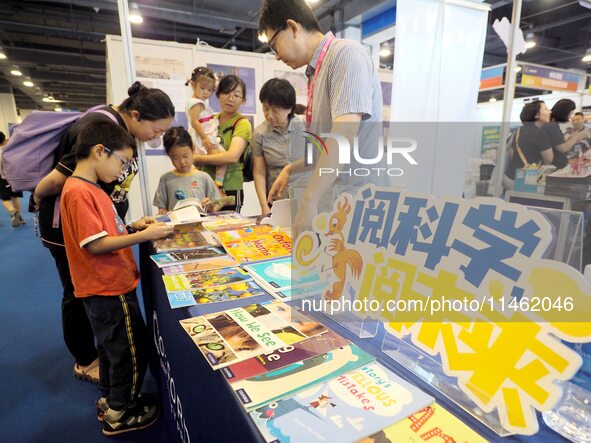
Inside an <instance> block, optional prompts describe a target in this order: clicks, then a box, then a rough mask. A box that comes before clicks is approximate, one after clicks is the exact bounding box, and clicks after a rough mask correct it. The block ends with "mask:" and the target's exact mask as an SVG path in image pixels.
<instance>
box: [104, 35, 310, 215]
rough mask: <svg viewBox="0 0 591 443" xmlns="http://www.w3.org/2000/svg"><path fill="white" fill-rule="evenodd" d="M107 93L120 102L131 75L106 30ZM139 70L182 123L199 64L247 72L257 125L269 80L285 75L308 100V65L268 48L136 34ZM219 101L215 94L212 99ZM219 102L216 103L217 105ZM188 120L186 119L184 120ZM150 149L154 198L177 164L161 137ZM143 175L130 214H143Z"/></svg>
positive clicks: (250, 110)
mask: <svg viewBox="0 0 591 443" xmlns="http://www.w3.org/2000/svg"><path fill="white" fill-rule="evenodd" d="M106 44H107V99H108V101H109V103H113V104H118V103H120V102H121V101H123V100H124V99H125V98H126V97H127V88H128V87H129V84H128V83H129V82H128V81H127V80H126V74H125V66H124V63H123V57H124V53H123V44H122V41H121V37H119V36H107V39H106ZM133 52H134V55H135V64H136V75H137V78H138V80H140V81H141V82H142V83H143V84H145V85H146V86H148V87H155V88H160V89H162V90H163V91H164V92H166V93H167V94H168V95H169V96H170V98H171V100H172V101H173V103H174V105H175V110H176V112H177V120H178V121H177V123H176V124H179V123H181V122H183V119H184V118H185V116H184V111H185V100H186V99H188V98H189V97H190V96H191V94H192V90H191V88H190V87H189V86H185V81H186V80H187V78H188V77H189V76H190V74H191V72H192V70H193V69H194V68H195V67H196V66H209V67H211V68H213V69H214V71H217V70H218V69H219V70H222V71H223V72H225V73H229V72H233V73H236V74H237V75H239V76H240V77H242V78H243V80H245V82H246V87H247V103H246V104H245V105H243V106H242V108H241V112H242V113H243V114H244V115H246V116H247V117H249V118H250V119H251V121H252V122H253V124H254V126H255V127H256V125H258V124H260V123H261V122H262V121H263V120H264V116H263V112H262V105H261V104H260V103H259V99H258V94H259V91H260V89H261V87H262V85H263V84H264V82H265V81H267V80H269V79H271V78H273V77H284V78H286V79H288V80H289V81H290V82H291V83H292V84H293V85H294V87H295V88H296V94H297V95H298V103H301V104H305V97H306V80H305V76H304V70H303V69H299V70H298V71H294V70H292V69H291V68H290V67H289V66H287V65H285V64H284V63H282V62H279V61H277V60H275V58H274V57H272V56H270V55H267V54H258V53H253V52H243V51H232V50H226V49H217V48H212V47H210V46H202V45H188V44H180V43H175V42H160V41H153V40H144V39H134V40H133ZM210 101H211V102H212V105H215V99H212V100H210ZM214 107H215V106H214ZM184 122H186V119H185V120H184ZM144 149H145V150H146V154H147V165H146V168H147V175H148V186H149V189H148V190H147V192H148V194H149V195H150V199H151V198H152V196H153V195H154V192H155V191H156V187H157V186H158V180H159V178H160V176H161V175H162V174H163V173H164V172H166V171H169V170H171V169H172V164H171V162H170V160H169V159H168V157H166V156H165V155H164V152H163V150H162V149H160V146H159V144H158V143H156V144H153V143H149V144H146V145H145V146H144ZM139 186H140V183H139V180H134V181H133V183H132V186H131V192H130V217H131V218H132V219H135V218H138V217H140V216H142V215H143V210H142V204H141V194H140V189H139Z"/></svg>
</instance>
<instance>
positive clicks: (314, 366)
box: [231, 344, 375, 411]
mask: <svg viewBox="0 0 591 443" xmlns="http://www.w3.org/2000/svg"><path fill="white" fill-rule="evenodd" d="M374 360H375V357H374V356H372V355H370V354H368V353H367V352H365V351H363V350H362V349H360V348H359V347H358V346H357V345H354V344H348V345H345V346H342V347H340V348H336V349H333V350H332V351H329V352H326V353H324V354H320V355H317V356H316V357H312V358H308V359H306V360H303V361H299V362H297V363H292V364H291V365H289V366H286V367H284V368H281V369H277V370H275V371H272V372H267V373H266V374H261V375H257V376H255V377H251V378H247V379H244V380H239V381H237V382H236V383H232V385H231V386H232V389H233V390H234V392H235V393H236V395H237V396H238V398H239V399H240V401H241V403H242V406H244V408H245V409H246V410H247V411H252V410H253V409H256V408H259V407H261V406H264V405H266V404H268V403H270V402H274V401H277V400H280V399H282V398H285V397H289V396H290V395H292V394H294V393H295V392H296V391H299V390H301V389H307V388H310V387H311V386H314V385H317V384H319V383H323V382H325V381H328V380H330V379H332V378H334V377H337V376H339V375H341V374H344V373H346V372H349V371H351V370H353V369H356V368H359V367H360V366H365V365H367V364H368V363H371V362H372V361H374Z"/></svg>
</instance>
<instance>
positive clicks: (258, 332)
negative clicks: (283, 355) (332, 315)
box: [180, 301, 328, 369]
mask: <svg viewBox="0 0 591 443" xmlns="http://www.w3.org/2000/svg"><path fill="white" fill-rule="evenodd" d="M180 324H181V326H182V327H183V329H184V330H185V332H186V333H187V334H189V336H190V337H191V339H192V340H193V342H194V343H195V345H196V346H197V347H198V348H199V350H200V351H201V353H202V354H203V356H204V357H205V358H206V359H207V361H208V362H209V364H210V365H211V367H212V368H213V369H220V368H223V367H225V366H228V365H231V364H233V363H237V362H239V361H243V360H246V359H249V358H252V357H255V356H257V355H260V354H264V353H265V352H271V351H273V350H275V349H279V348H283V347H285V346H289V345H291V344H294V343H297V342H300V341H302V340H305V339H307V338H310V337H314V336H315V335H319V334H324V333H325V332H326V331H327V330H328V329H327V328H326V326H324V325H323V324H321V323H318V322H316V321H314V320H312V319H310V318H309V317H307V316H305V315H304V314H302V313H301V312H299V311H297V310H295V309H292V308H291V307H290V306H288V305H286V304H285V303H281V302H279V301H271V302H267V303H256V304H252V305H248V306H244V307H241V308H234V309H228V310H227V311H221V312H214V313H212V314H207V315H203V316H200V317H193V318H188V319H185V320H180Z"/></svg>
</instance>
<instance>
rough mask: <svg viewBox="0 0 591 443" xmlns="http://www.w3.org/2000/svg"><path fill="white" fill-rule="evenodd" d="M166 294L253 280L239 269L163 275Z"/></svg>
mask: <svg viewBox="0 0 591 443" xmlns="http://www.w3.org/2000/svg"><path fill="white" fill-rule="evenodd" d="M162 280H163V281H164V287H165V288H166V292H170V291H191V290H195V289H200V288H205V287H206V288H208V289H209V288H213V287H215V286H221V285H229V284H231V283H238V282H241V281H246V280H252V278H251V277H250V275H249V274H248V272H246V271H245V270H243V269H240V268H238V267H235V268H221V269H211V270H209V271H198V272H188V273H185V274H174V275H163V276H162Z"/></svg>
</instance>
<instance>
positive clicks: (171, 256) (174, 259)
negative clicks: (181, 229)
mask: <svg viewBox="0 0 591 443" xmlns="http://www.w3.org/2000/svg"><path fill="white" fill-rule="evenodd" d="M222 256H226V257H227V255H226V252H225V251H224V250H223V249H221V248H217V247H215V246H210V247H206V248H202V249H194V250H190V251H173V252H166V253H164V254H153V255H151V256H150V258H151V259H152V260H153V261H154V263H156V265H158V267H159V268H163V267H166V266H171V265H178V264H181V263H187V262H192V261H195V260H203V259H207V258H214V257H222Z"/></svg>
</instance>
